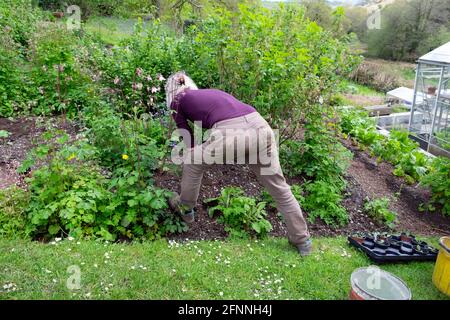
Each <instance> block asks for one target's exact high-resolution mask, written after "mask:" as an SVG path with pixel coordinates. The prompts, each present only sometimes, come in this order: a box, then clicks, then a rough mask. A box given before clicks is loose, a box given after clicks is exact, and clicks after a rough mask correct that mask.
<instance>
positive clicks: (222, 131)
mask: <svg viewBox="0 0 450 320" xmlns="http://www.w3.org/2000/svg"><path fill="white" fill-rule="evenodd" d="M243 137H244V138H245V142H246V143H245V145H243V144H239V142H237V141H238V139H240V140H239V141H242V138H243ZM236 149H237V150H236ZM267 155H268V156H269V157H270V164H268V161H267V159H268V156H267ZM199 156H201V157H199ZM263 156H264V157H263ZM206 157H210V158H211V157H213V158H214V159H216V160H217V159H221V161H223V162H221V163H226V164H231V163H238V164H242V163H246V164H248V165H249V167H250V169H251V170H252V171H253V172H254V173H255V174H256V176H257V178H258V180H259V182H260V183H261V184H262V185H263V186H264V187H265V188H266V189H267V191H268V192H269V193H270V195H271V196H272V197H273V199H274V201H275V203H276V206H277V209H278V211H280V212H281V213H282V214H283V216H284V220H285V222H286V226H287V231H288V239H289V241H290V242H291V243H292V244H294V245H297V244H301V243H303V242H304V241H306V240H307V239H308V238H309V237H310V235H309V232H308V227H307V224H306V221H305V219H304V217H303V214H302V210H301V208H300V205H299V203H298V201H297V200H296V199H295V197H294V195H293V194H292V192H291V188H290V186H289V185H288V184H287V183H286V180H285V178H284V176H283V173H282V170H281V166H280V162H279V158H278V148H277V144H276V141H275V135H274V133H273V130H272V129H271V128H270V126H269V124H268V123H267V122H266V120H264V118H263V117H261V115H260V114H259V113H257V112H254V113H251V114H248V115H246V116H242V117H238V118H233V119H228V120H224V121H220V122H218V123H216V124H215V125H214V126H213V128H212V130H211V135H210V137H209V138H208V140H207V141H206V142H205V143H203V144H202V145H198V146H196V147H195V148H193V149H191V152H190V153H188V155H187V157H186V158H185V162H184V164H183V176H182V180H181V194H180V200H181V203H182V204H183V205H185V206H186V207H188V208H189V209H192V208H193V207H195V205H196V203H197V199H198V196H199V192H200V186H201V182H202V178H203V172H204V170H205V169H206V168H207V166H208V165H210V164H213V163H211V160H210V159H209V158H208V161H206V160H205V159H207V158H206ZM186 159H190V161H189V162H188V161H186ZM193 159H196V160H197V161H195V162H194V161H193ZM193 162H194V163H193ZM219 163H220V162H219Z"/></svg>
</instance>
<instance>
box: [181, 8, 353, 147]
mask: <svg viewBox="0 0 450 320" xmlns="http://www.w3.org/2000/svg"><path fill="white" fill-rule="evenodd" d="M239 8H240V9H239V10H238V12H236V13H233V14H231V13H229V12H226V11H219V12H218V14H216V15H213V16H212V17H211V18H210V19H207V20H206V21H205V22H204V23H203V24H201V25H199V26H198V28H194V29H193V30H192V31H191V33H189V35H188V36H186V37H185V38H184V41H183V42H181V43H180V49H179V53H180V54H179V61H180V63H181V65H182V67H183V68H185V70H186V71H188V73H189V74H191V75H192V76H193V78H194V80H196V81H197V82H198V83H199V85H200V86H206V87H218V88H221V89H224V90H225V91H227V92H229V93H231V94H233V95H235V96H236V97H237V98H239V99H241V100H242V101H244V102H246V103H249V104H251V105H253V106H254V107H255V108H256V109H257V110H258V111H259V112H260V113H261V114H262V115H263V116H264V117H265V118H266V119H267V120H268V121H269V123H270V124H271V125H272V127H273V128H283V130H282V131H281V137H282V141H284V140H285V139H287V138H290V137H293V136H294V135H295V134H296V133H297V132H298V129H299V128H300V126H301V125H302V123H303V122H304V119H305V117H307V116H308V114H309V113H310V112H316V110H321V111H326V110H329V109H330V108H329V104H328V101H329V100H330V99H331V97H332V96H333V94H334V93H335V91H336V89H337V88H336V83H337V82H338V79H339V75H342V76H344V75H346V74H347V73H349V72H350V71H351V69H352V68H353V66H354V63H355V62H356V61H355V60H357V59H356V58H354V57H352V56H351V55H350V54H349V53H348V51H347V47H346V44H345V42H341V41H338V40H336V39H334V38H333V37H332V35H331V34H329V33H328V32H326V31H324V30H323V29H322V28H321V27H319V26H318V25H317V24H316V23H314V22H309V21H308V20H307V19H306V18H305V14H304V10H303V8H302V7H301V6H296V5H286V6H280V8H279V9H274V10H267V9H264V8H261V7H249V6H240V7H239ZM322 100H323V104H320V103H319V101H322Z"/></svg>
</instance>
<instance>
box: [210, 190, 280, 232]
mask: <svg viewBox="0 0 450 320" xmlns="http://www.w3.org/2000/svg"><path fill="white" fill-rule="evenodd" d="M207 202H217V205H215V206H213V207H211V208H210V209H209V211H208V212H209V215H210V216H211V217H212V216H213V215H214V213H215V212H216V211H219V212H220V213H221V214H222V215H221V216H220V217H219V219H218V221H219V222H221V223H223V224H225V230H226V231H228V232H230V233H231V234H232V235H235V236H239V237H245V236H246V235H248V234H249V232H250V230H252V231H254V232H256V234H257V235H258V236H264V235H266V234H267V233H268V232H269V231H271V230H272V225H271V224H270V222H269V221H267V220H266V219H265V217H266V215H267V213H266V211H265V206H266V203H265V202H258V203H257V202H256V200H255V199H254V198H249V197H245V196H244V192H243V191H242V190H241V189H240V188H233V187H230V188H225V189H223V190H222V192H221V195H220V197H217V198H212V199H208V200H207Z"/></svg>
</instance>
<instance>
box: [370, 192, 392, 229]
mask: <svg viewBox="0 0 450 320" xmlns="http://www.w3.org/2000/svg"><path fill="white" fill-rule="evenodd" d="M389 202H390V200H389V198H380V199H374V200H370V199H366V203H365V204H364V210H366V211H367V213H368V214H369V215H370V216H371V217H372V218H374V219H375V220H377V221H378V222H380V223H385V224H386V225H387V226H389V227H390V228H393V227H394V225H395V221H396V219H397V214H396V213H395V212H393V211H391V210H389Z"/></svg>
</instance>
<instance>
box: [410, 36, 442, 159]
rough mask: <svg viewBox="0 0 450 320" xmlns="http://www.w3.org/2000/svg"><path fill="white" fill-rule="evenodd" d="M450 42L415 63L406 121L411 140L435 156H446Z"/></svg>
mask: <svg viewBox="0 0 450 320" xmlns="http://www.w3.org/2000/svg"><path fill="white" fill-rule="evenodd" d="M449 80H450V42H448V43H446V44H444V45H443V46H441V47H439V48H437V49H435V50H433V51H431V52H429V53H427V54H426V55H424V56H423V57H421V58H420V59H419V60H418V63H417V69H416V80H415V85H414V97H413V104H412V108H411V115H410V121H409V131H410V132H411V137H412V138H413V139H414V140H417V141H418V142H419V143H420V145H421V147H422V148H423V149H425V150H427V151H428V152H430V153H432V154H436V155H445V156H448V157H450V115H449V109H450V81H449Z"/></svg>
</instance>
